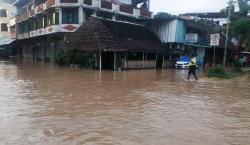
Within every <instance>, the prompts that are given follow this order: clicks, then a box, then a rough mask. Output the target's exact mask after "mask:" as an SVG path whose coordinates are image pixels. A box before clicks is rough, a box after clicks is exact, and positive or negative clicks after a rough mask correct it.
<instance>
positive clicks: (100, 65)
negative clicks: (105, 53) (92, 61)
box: [99, 50, 102, 71]
mask: <svg viewBox="0 0 250 145" xmlns="http://www.w3.org/2000/svg"><path fill="white" fill-rule="evenodd" d="M99 70H100V71H101V70H102V51H101V50H100V51H99Z"/></svg>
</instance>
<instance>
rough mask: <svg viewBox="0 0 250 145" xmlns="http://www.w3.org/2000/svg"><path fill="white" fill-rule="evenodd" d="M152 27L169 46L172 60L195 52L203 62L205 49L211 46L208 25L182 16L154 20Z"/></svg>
mask: <svg viewBox="0 0 250 145" xmlns="http://www.w3.org/2000/svg"><path fill="white" fill-rule="evenodd" d="M151 28H152V29H153V31H154V32H155V33H156V34H157V35H158V37H159V38H160V40H161V42H162V43H163V44H164V45H165V46H166V47H167V48H169V54H170V55H169V56H168V57H169V59H170V60H176V59H177V58H179V57H180V56H182V55H187V56H191V55H192V54H195V55H197V56H198V57H199V60H200V61H201V63H202V64H203V62H204V57H205V49H206V48H210V36H209V29H208V26H207V25H203V24H200V23H197V22H194V21H190V20H186V19H181V18H168V19H154V20H152V22H151Z"/></svg>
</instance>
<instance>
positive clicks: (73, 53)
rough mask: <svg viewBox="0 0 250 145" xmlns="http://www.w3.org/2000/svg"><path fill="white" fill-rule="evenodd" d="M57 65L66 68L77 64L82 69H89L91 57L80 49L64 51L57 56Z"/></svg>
mask: <svg viewBox="0 0 250 145" xmlns="http://www.w3.org/2000/svg"><path fill="white" fill-rule="evenodd" d="M56 63H57V64H59V65H65V66H69V65H70V64H76V65H79V66H80V67H89V66H90V57H89V55H88V54H86V53H84V52H82V51H80V50H78V49H64V50H62V51H61V52H59V53H58V55H57V56H56Z"/></svg>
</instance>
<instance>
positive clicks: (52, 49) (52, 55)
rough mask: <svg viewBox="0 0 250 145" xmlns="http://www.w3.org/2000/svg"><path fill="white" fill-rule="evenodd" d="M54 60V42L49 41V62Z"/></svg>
mask: <svg viewBox="0 0 250 145" xmlns="http://www.w3.org/2000/svg"><path fill="white" fill-rule="evenodd" d="M54 61H55V43H50V62H51V63H54Z"/></svg>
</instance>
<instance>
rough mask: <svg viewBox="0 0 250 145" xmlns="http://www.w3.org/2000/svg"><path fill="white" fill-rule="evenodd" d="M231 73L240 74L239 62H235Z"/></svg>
mask: <svg viewBox="0 0 250 145" xmlns="http://www.w3.org/2000/svg"><path fill="white" fill-rule="evenodd" d="M233 71H235V72H238V73H242V72H243V71H242V69H241V63H240V61H239V60H235V61H234V63H233Z"/></svg>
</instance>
